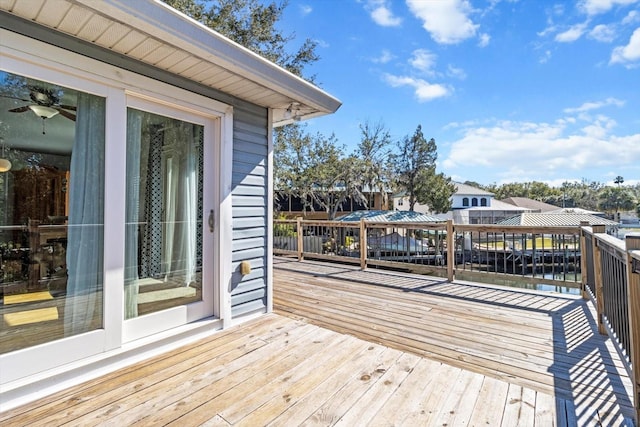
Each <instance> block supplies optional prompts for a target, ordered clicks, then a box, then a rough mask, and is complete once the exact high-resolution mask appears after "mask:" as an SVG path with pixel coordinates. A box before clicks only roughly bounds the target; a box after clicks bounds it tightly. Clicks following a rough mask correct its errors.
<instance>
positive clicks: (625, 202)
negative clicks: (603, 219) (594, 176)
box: [598, 187, 636, 220]
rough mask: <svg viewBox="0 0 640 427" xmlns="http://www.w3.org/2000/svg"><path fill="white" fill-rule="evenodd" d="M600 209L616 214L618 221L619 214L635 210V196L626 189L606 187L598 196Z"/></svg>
mask: <svg viewBox="0 0 640 427" xmlns="http://www.w3.org/2000/svg"><path fill="white" fill-rule="evenodd" d="M598 200H599V204H598V206H599V207H600V209H602V210H603V211H605V212H607V213H614V214H615V216H614V218H615V219H616V220H618V217H619V214H618V213H619V212H620V211H621V210H622V211H630V210H632V209H634V208H635V206H636V202H635V200H634V197H633V195H632V194H631V192H630V191H628V190H627V189H626V188H624V187H605V188H604V189H603V190H602V191H601V192H600V194H599V196H598Z"/></svg>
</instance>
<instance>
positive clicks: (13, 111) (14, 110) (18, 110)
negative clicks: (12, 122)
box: [9, 105, 29, 113]
mask: <svg viewBox="0 0 640 427" xmlns="http://www.w3.org/2000/svg"><path fill="white" fill-rule="evenodd" d="M25 111H29V106H28V105H25V106H24V107H18V108H13V109H11V110H9V112H10V113H24V112H25Z"/></svg>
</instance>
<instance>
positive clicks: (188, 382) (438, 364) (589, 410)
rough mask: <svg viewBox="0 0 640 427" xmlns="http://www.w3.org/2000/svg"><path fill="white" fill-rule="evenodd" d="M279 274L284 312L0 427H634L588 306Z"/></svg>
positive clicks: (388, 277)
mask: <svg viewBox="0 0 640 427" xmlns="http://www.w3.org/2000/svg"><path fill="white" fill-rule="evenodd" d="M275 262H276V265H275V268H274V270H275V271H274V276H275V277H274V278H275V292H274V305H275V309H276V312H277V314H270V315H266V316H262V317H261V318H259V319H256V320H253V321H251V322H248V323H245V324H243V325H239V326H237V327H234V328H230V329H229V330H226V331H224V332H220V333H217V334H214V335H212V336H211V337H209V338H207V339H205V340H202V341H199V342H197V343H195V344H192V345H190V346H186V347H183V348H178V349H176V350H174V351H172V352H170V353H166V354H163V355H161V356H158V357H156V358H153V359H151V360H148V361H145V362H141V363H139V364H137V365H134V366H131V367H128V368H126V369H123V370H119V371H117V372H113V373H111V374H108V375H106V376H104V377H101V378H99V379H96V380H93V381H90V382H87V383H84V384H82V385H79V386H76V387H73V388H71V389H69V390H66V391H64V392H61V393H58V394H55V395H53V396H50V397H48V398H45V399H42V400H40V401H38V402H35V403H32V404H29V405H25V406H23V407H20V408H16V409H15V410H11V411H9V412H6V413H2V414H0V425H11V426H13V425H29V426H55V425H74V426H75V425H82V426H90V425H113V426H125V425H127V426H128V425H138V426H150V425H176V426H180V427H186V426H193V425H209V426H215V425H220V426H229V425H246V426H261V425H272V426H278V425H280V426H295V425H333V424H339V425H345V426H353V425H375V426H378V425H379V426H385V425H405V426H418V425H419V426H436V425H438V426H442V425H475V426H480V425H483V426H499V425H503V426H516V425H522V426H552V425H560V426H563V425H569V426H572V425H579V426H583V425H606V426H618V425H631V421H630V419H629V418H627V417H628V416H630V415H631V414H632V409H631V403H630V397H629V394H630V387H631V385H630V382H629V379H628V378H627V376H626V373H625V372H624V369H623V368H622V365H621V362H620V360H619V358H618V357H617V355H616V353H615V350H613V347H612V346H611V344H610V343H609V342H607V340H606V339H605V338H604V337H602V336H600V335H598V333H597V329H596V326H595V324H594V320H593V313H592V311H591V308H590V306H589V305H588V304H586V303H585V302H584V301H582V300H581V299H577V298H575V297H565V296H558V295H544V294H539V293H534V292H527V291H518V290H509V289H504V288H503V289H498V288H491V287H488V286H483V285H475V284H465V283H455V284H448V283H445V282H442V281H440V280H439V279H432V278H426V277H420V276H412V275H408V274H402V273H391V272H383V271H376V270H368V271H364V272H362V271H359V270H358V269H356V268H352V267H349V266H341V265H332V264H327V263H317V262H303V263H297V262H293V261H291V260H287V259H283V258H276V260H275Z"/></svg>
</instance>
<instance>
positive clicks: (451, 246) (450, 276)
mask: <svg viewBox="0 0 640 427" xmlns="http://www.w3.org/2000/svg"><path fill="white" fill-rule="evenodd" d="M454 234H455V231H454V229H453V220H452V219H449V220H447V280H448V281H449V282H453V280H454V279H455V274H454V266H455V264H456V245H455V242H456V239H455V236H454Z"/></svg>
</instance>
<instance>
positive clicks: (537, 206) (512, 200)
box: [502, 197, 558, 212]
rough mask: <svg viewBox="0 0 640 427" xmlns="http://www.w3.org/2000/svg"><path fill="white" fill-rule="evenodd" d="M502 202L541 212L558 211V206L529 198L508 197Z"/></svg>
mask: <svg viewBox="0 0 640 427" xmlns="http://www.w3.org/2000/svg"><path fill="white" fill-rule="evenodd" d="M502 201H503V202H505V203H509V204H511V205H514V206H519V207H521V208H526V209H531V210H533V211H539V212H549V211H553V210H557V209H558V207H557V206H554V205H551V204H549V203H545V202H541V201H539V200H534V199H530V198H528V197H507V198H506V199H502Z"/></svg>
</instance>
